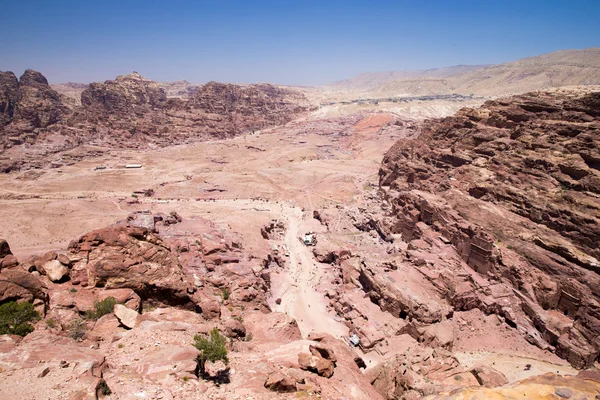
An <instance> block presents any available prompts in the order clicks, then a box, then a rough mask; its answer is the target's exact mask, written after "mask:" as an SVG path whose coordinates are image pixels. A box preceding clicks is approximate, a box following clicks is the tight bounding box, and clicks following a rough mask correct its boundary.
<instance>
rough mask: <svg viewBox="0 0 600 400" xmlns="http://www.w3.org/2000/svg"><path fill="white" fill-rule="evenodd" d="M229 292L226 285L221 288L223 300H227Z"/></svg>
mask: <svg viewBox="0 0 600 400" xmlns="http://www.w3.org/2000/svg"><path fill="white" fill-rule="evenodd" d="M230 294H231V292H230V291H229V288H228V287H224V288H223V289H221V297H222V298H223V300H229V295H230Z"/></svg>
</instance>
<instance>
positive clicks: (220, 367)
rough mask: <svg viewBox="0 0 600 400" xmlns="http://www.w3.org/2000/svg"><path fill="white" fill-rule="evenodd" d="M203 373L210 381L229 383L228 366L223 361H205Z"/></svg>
mask: <svg viewBox="0 0 600 400" xmlns="http://www.w3.org/2000/svg"><path fill="white" fill-rule="evenodd" d="M204 373H205V374H206V376H207V377H209V378H210V379H212V380H215V381H220V382H225V383H227V382H229V366H227V365H226V364H225V363H224V362H223V361H220V360H219V361H215V362H212V361H206V362H205V363H204Z"/></svg>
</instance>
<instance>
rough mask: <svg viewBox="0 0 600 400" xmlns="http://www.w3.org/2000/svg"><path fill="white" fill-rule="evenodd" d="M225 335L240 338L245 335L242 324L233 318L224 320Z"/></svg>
mask: <svg viewBox="0 0 600 400" xmlns="http://www.w3.org/2000/svg"><path fill="white" fill-rule="evenodd" d="M225 336H227V337H230V338H240V337H245V336H246V328H245V327H244V324H242V323H241V322H240V321H238V320H237V319H234V318H230V319H228V320H227V321H225Z"/></svg>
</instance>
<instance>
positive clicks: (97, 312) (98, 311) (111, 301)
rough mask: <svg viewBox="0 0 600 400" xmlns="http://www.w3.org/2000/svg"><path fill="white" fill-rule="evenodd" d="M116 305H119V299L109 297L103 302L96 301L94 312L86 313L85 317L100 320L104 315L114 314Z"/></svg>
mask: <svg viewBox="0 0 600 400" xmlns="http://www.w3.org/2000/svg"><path fill="white" fill-rule="evenodd" d="M115 304H117V299H115V298H114V297H107V298H105V299H104V300H102V301H95V302H94V310H93V311H91V310H90V311H88V312H86V313H85V317H86V318H87V319H99V318H100V317H102V316H103V315H106V314H110V313H112V312H113V309H114V308H115Z"/></svg>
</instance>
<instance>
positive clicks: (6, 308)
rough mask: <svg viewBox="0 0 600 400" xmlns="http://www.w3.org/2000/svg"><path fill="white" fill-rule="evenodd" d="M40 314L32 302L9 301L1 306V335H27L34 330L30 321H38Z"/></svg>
mask: <svg viewBox="0 0 600 400" xmlns="http://www.w3.org/2000/svg"><path fill="white" fill-rule="evenodd" d="M39 318H40V314H39V313H38V312H37V311H35V309H34V308H33V304H31V303H17V302H14V301H9V302H8V303H4V304H2V305H1V306H0V335H5V334H9V335H19V336H25V335H27V334H28V333H31V332H33V326H31V324H30V322H33V321H37V320H38V319H39Z"/></svg>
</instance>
